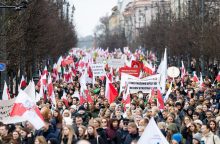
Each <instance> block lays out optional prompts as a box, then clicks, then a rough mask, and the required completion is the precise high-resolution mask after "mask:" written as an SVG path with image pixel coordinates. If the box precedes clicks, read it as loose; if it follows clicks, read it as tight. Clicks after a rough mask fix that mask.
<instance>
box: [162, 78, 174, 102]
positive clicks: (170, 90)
mask: <svg viewBox="0 0 220 144" xmlns="http://www.w3.org/2000/svg"><path fill="white" fill-rule="evenodd" d="M172 85H173V82H171V83H170V87H169V89H168V90H167V93H166V96H165V97H164V102H166V101H167V100H168V98H169V95H170V93H171V92H172Z"/></svg>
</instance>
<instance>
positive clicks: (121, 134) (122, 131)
mask: <svg viewBox="0 0 220 144" xmlns="http://www.w3.org/2000/svg"><path fill="white" fill-rule="evenodd" d="M117 134H118V136H119V137H120V138H121V143H123V142H124V141H125V139H126V137H127V135H128V130H126V131H125V130H123V129H119V130H118V131H117Z"/></svg>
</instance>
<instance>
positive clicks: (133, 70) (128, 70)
mask: <svg viewBox="0 0 220 144" xmlns="http://www.w3.org/2000/svg"><path fill="white" fill-rule="evenodd" d="M119 72H120V74H121V73H127V74H130V75H133V76H135V77H138V76H139V74H140V69H139V68H131V67H122V68H120V69H119Z"/></svg>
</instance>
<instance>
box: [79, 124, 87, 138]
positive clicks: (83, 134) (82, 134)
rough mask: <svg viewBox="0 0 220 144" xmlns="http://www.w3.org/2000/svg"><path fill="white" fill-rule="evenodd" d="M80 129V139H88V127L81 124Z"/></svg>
mask: <svg viewBox="0 0 220 144" xmlns="http://www.w3.org/2000/svg"><path fill="white" fill-rule="evenodd" d="M78 131H79V134H78V140H83V139H86V136H87V130H86V127H85V126H79V128H78Z"/></svg>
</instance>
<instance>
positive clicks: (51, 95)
mask: <svg viewBox="0 0 220 144" xmlns="http://www.w3.org/2000/svg"><path fill="white" fill-rule="evenodd" d="M47 90H48V96H49V99H50V100H51V102H52V103H53V105H54V106H56V98H55V94H54V90H53V82H52V78H51V75H49V76H48V85H47Z"/></svg>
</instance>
